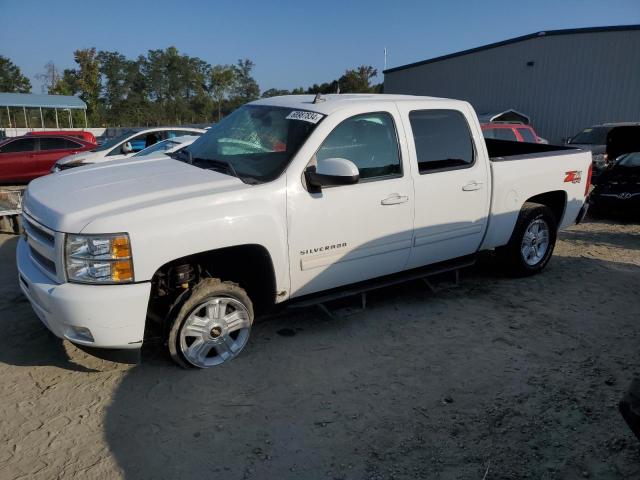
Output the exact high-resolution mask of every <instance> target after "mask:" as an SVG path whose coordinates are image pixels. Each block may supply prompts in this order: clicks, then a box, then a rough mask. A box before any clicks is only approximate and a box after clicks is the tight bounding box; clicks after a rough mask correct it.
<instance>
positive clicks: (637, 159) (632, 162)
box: [616, 152, 640, 168]
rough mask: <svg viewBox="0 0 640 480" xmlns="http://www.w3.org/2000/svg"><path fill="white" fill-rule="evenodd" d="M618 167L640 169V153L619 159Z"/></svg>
mask: <svg viewBox="0 0 640 480" xmlns="http://www.w3.org/2000/svg"><path fill="white" fill-rule="evenodd" d="M616 165H619V166H621V167H629V168H636V167H640V152H634V153H628V154H626V155H622V156H620V157H618V161H617V162H616Z"/></svg>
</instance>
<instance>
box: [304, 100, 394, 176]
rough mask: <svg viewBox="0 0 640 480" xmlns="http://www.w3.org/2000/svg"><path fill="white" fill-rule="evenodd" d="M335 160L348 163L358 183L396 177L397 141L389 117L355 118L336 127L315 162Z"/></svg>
mask: <svg viewBox="0 0 640 480" xmlns="http://www.w3.org/2000/svg"><path fill="white" fill-rule="evenodd" d="M336 157H337V158H345V159H347V160H351V161H352V162H353V163H354V164H355V165H356V167H358V170H359V171H360V178H361V179H367V178H376V177H387V176H390V175H400V174H401V168H400V155H399V153H398V137H397V135H396V129H395V125H394V123H393V118H392V117H391V115H389V114H388V113H367V114H364V115H356V116H355V117H351V118H349V119H347V120H345V121H344V122H342V123H341V124H340V125H338V126H337V127H336V128H335V129H334V130H333V131H332V132H331V133H330V134H329V136H328V137H327V138H326V139H325V141H324V142H323V143H322V146H321V147H320V148H319V149H318V151H317V153H316V158H317V159H318V160H322V159H327V158H336Z"/></svg>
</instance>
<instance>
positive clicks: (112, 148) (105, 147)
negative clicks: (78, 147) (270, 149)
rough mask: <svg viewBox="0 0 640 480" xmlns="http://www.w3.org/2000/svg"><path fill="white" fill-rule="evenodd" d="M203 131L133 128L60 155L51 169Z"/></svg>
mask: <svg viewBox="0 0 640 480" xmlns="http://www.w3.org/2000/svg"><path fill="white" fill-rule="evenodd" d="M204 132H206V130H204V129H202V128H191V127H154V128H145V129H140V128H138V129H135V128H133V129H130V130H127V131H126V132H124V133H123V134H122V135H119V136H117V137H114V138H112V139H110V140H107V141H106V142H105V143H103V144H102V145H100V146H98V147H96V148H95V149H93V150H90V151H88V152H80V153H77V154H73V155H67V156H66V157H62V158H61V159H60V160H58V161H57V162H56V163H55V165H54V166H53V168H52V169H51V171H52V172H54V173H55V172H59V171H60V170H67V169H69V168H74V167H81V166H83V165H90V164H93V163H102V162H110V161H111V160H121V159H123V158H127V157H129V156H132V155H133V154H135V153H138V152H139V151H141V150H144V149H145V148H147V147H150V146H151V145H154V144H155V143H157V142H160V141H162V140H165V139H167V138H173V137H178V136H182V135H202V134H203V133H204Z"/></svg>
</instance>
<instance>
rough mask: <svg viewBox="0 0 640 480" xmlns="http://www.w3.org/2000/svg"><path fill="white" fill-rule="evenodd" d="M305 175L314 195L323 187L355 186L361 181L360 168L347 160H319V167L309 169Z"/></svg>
mask: <svg viewBox="0 0 640 480" xmlns="http://www.w3.org/2000/svg"><path fill="white" fill-rule="evenodd" d="M304 175H305V178H306V180H307V185H308V186H309V191H310V192H312V193H317V192H319V191H320V190H322V187H335V186H338V185H353V184H354V183H358V181H359V180H360V172H359V171H358V167H356V166H355V164H354V163H353V162H352V161H350V160H347V159H345V158H326V159H324V160H318V164H317V166H315V167H313V166H311V167H309V168H307V169H306V170H305V172H304Z"/></svg>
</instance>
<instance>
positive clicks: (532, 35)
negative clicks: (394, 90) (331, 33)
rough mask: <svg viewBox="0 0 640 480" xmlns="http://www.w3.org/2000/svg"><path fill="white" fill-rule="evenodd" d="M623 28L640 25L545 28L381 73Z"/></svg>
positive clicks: (632, 28) (627, 28) (634, 28)
mask: <svg viewBox="0 0 640 480" xmlns="http://www.w3.org/2000/svg"><path fill="white" fill-rule="evenodd" d="M624 30H640V25H614V26H610V27H587V28H569V29H565V30H546V31H541V32H535V33H530V34H528V35H522V36H521V37H515V38H510V39H508V40H502V41H501V42H496V43H490V44H488V45H483V46H481V47H475V48H470V49H468V50H462V51H460V52H455V53H449V54H447V55H442V56H440V57H435V58H429V59H427V60H422V61H419V62H414V63H408V64H406V65H401V66H399V67H393V68H388V69H386V70H384V71H383V72H382V73H391V72H397V71H399V70H405V69H407V68H412V67H417V66H419V65H426V64H428V63H435V62H440V61H442V60H447V59H449V58H455V57H461V56H462V55H468V54H470V53H475V52H481V51H483V50H489V49H491V48H496V47H502V46H503V45H510V44H512V43H517V42H522V41H523V40H530V39H532V38H538V37H548V36H552V35H571V34H575V33H593V32H618V31H624Z"/></svg>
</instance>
